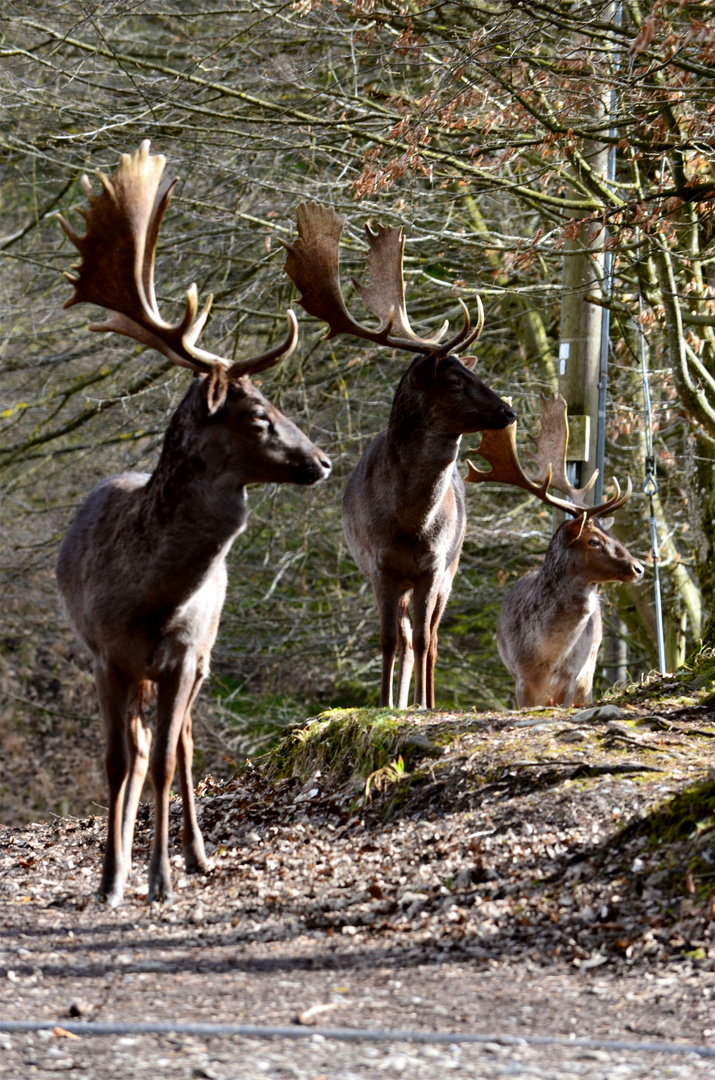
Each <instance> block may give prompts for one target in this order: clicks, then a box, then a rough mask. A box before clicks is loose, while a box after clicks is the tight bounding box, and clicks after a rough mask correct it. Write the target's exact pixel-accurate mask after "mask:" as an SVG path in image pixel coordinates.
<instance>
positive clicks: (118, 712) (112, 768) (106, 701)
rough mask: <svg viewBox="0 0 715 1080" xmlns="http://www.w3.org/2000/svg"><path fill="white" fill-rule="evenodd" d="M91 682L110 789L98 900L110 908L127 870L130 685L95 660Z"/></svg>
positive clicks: (114, 904)
mask: <svg viewBox="0 0 715 1080" xmlns="http://www.w3.org/2000/svg"><path fill="white" fill-rule="evenodd" d="M94 680H95V684H96V686H97V697H98V699H99V710H100V712H101V714H102V721H103V723H104V735H105V744H106V748H105V757H104V762H105V768H106V773H107V783H108V785H109V815H108V821H107V844H106V847H105V849H104V865H103V868H102V878H101V881H100V883H99V896H100V897H104V898H105V899H106V901H107V903H108V904H109V905H110V906H111V907H117V905H118V904H121V902H122V899H123V898H124V880H125V877H126V867H125V863H124V853H123V847H122V809H123V805H124V792H125V789H126V784H127V776H128V773H129V750H128V747H127V733H126V719H127V705H128V701H129V689H130V684H129V682H128V680H127V679H125V678H124V677H123V676H122V675H121V673H120V672H119V671H117V670H116V668H114V667H113V665H111V664H105V663H103V662H102V661H101V660H96V661H95V665H94Z"/></svg>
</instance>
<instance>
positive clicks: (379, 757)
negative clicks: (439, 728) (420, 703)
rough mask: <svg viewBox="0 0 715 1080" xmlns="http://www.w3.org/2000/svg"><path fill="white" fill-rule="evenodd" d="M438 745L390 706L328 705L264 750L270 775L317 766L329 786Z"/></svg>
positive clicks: (304, 772) (300, 774)
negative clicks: (343, 706) (348, 707)
mask: <svg viewBox="0 0 715 1080" xmlns="http://www.w3.org/2000/svg"><path fill="white" fill-rule="evenodd" d="M439 752H440V751H439V748H438V747H437V746H435V744H434V743H432V742H430V740H429V739H428V738H427V737H426V736H425V735H424V733H423V732H421V731H420V729H419V727H418V726H417V725H416V724H415V723H414V722H412V721H411V720H410V719H409V714H405V713H399V712H395V711H394V710H392V709H329V710H328V711H327V712H323V713H321V714H320V715H319V716H316V717H315V718H314V719H312V720H309V721H308V723H307V724H306V725H305V726H304V727H301V728H299V729H297V730H293V731H291V732H290V733H289V734H288V735H286V736H285V737H284V738H282V739H281V740H280V742H279V743H278V744H277V745H276V746H275V747H274V748H273V749H272V750H270V751H269V752H268V754H266V755H265V757H264V758H263V759H262V762H261V763H262V767H263V769H264V771H265V773H266V775H267V776H268V777H269V778H271V779H284V778H287V777H296V778H297V779H300V780H307V779H308V778H309V777H310V776H312V775H313V774H314V773H315V772H316V770H320V772H321V774H322V775H323V777H324V778H326V779H328V780H329V783H330V785H331V786H333V785H335V786H339V785H340V786H342V785H347V784H351V783H355V782H360V783H361V784H364V783H365V781H366V780H367V778H368V777H369V776H371V775H373V774H375V773H377V772H378V771H379V770H382V769H385V768H387V767H388V766H390V765H391V764H393V763H394V762H396V761H398V760H399V759H400V758H402V760H403V762H404V765H405V767H406V768H407V767H409V764H410V761H412V760H414V759H416V758H418V757H424V756H425V755H430V756H436V755H438V754H439Z"/></svg>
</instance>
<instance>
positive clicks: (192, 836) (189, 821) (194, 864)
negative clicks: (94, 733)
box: [178, 672, 208, 874]
mask: <svg viewBox="0 0 715 1080" xmlns="http://www.w3.org/2000/svg"><path fill="white" fill-rule="evenodd" d="M203 678H204V677H203V672H201V673H199V674H197V676H196V680H195V682H194V688H193V690H192V693H191V699H190V701H189V704H188V707H187V709H186V716H185V717H184V723H183V726H182V728H181V734H180V735H179V748H178V749H179V753H178V768H179V783H180V784H181V807H182V812H183V816H184V831H183V834H182V837H181V849H182V851H183V854H184V864H185V866H186V869H187V871H188V872H189V873H190V874H196V873H199V872H200V871H202V870H207V869H208V863H207V862H206V852H205V851H204V841H203V838H202V836H201V830H200V829H199V823H198V821H197V820H196V806H195V804H194V782H193V779H192V775H191V765H192V762H193V757H194V740H193V736H192V731H191V728H192V724H191V708H192V706H193V704H194V701H195V700H196V695H197V694H198V692H199V689H200V687H201V683H202V682H203Z"/></svg>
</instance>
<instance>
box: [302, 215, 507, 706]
mask: <svg viewBox="0 0 715 1080" xmlns="http://www.w3.org/2000/svg"><path fill="white" fill-rule="evenodd" d="M297 218H298V232H299V239H297V240H296V241H295V242H294V243H293V244H286V245H285V247H286V248H287V250H288V258H287V259H286V264H285V266H286V271H287V273H288V275H289V276H290V278H291V279H292V281H293V282H294V284H295V285H296V286H297V287H298V289H299V290H300V292H301V294H302V295H301V300H300V303H301V304H302V305H303V307H304V308H305V310H306V311H307V312H308V313H309V314H310V315H314V316H317V317H318V318H320V319H323V320H324V321H325V322H327V323H328V326H329V328H330V330H329V334H328V337H333V336H335V335H336V334H351V335H352V336H354V337H357V338H362V339H364V340H367V341H372V342H374V343H375V344H378V345H386V346H390V347H392V348H397V349H404V350H406V351H407V352H412V353H417V354H418V355H417V358H416V359H415V360H414V361H413V362H412V364H411V365H410V367H409V368H408V369H407V371H406V372H405V373H404V375H403V377H402V380H401V382H400V384H399V386H398V388H397V393H396V394H395V398H394V401H393V404H392V410H391V412H390V418H389V422H388V426H387V429H386V430H385V431H382V432H380V434H379V435H378V436H377V437H376V438H375V439H374V440H373V442H372V443H371V444H370V446H368V448H367V450H366V451H365V453H364V454H363V456H362V458H361V459H360V461H359V463H358V465H357V468H356V469H355V472H354V473H353V474H352V476H351V477H350V479H349V480H348V483H347V486H346V488H345V494H344V497H343V529H344V531H345V537H346V540H347V543H348V547H349V549H350V551H351V552H352V555H353V557H354V559H355V561H356V562H357V564H358V566H359V567H360V569H361V570H362V572H363V573H364V574H365V575H366V576H367V577H368V578H369V579H370V582H371V583H372V587H373V590H374V592H375V598H376V600H377V607H378V611H379V615H380V642H381V647H382V682H381V688H380V704H381V705H384V706H388V707H391V706H392V702H393V694H392V682H393V670H394V664H395V654H396V652H397V650H398V648H399V685H398V692H397V706H398V708H401V709H403V708H406V706H407V703H408V696H409V687H410V679H411V676H412V668H413V664H414V666H415V696H414V701H415V704H416V705H417V706H418V707H419V708H422V709H425V708H434V703H435V698H434V668H435V662H436V659H437V628H438V626H439V622H440V619H441V617H442V613H443V611H444V607H445V604H446V603H447V599H448V597H449V594H450V591H451V588H452V579H453V578H454V575H455V573H456V570H457V564H458V562H459V556H460V552H461V549H462V543H463V541H464V533H465V528H466V516H465V500H464V485H463V482H462V479H461V477H460V475H459V473H458V471H457V469H456V461H457V454H458V451H459V445H460V441H461V438H462V435H463V434H465V433H467V432H469V433H472V432H476V431H484V430H486V429H492V428H503V427H505V426H506V425H507V424H509V423H511V422H512V420H514V418H515V416H516V413H515V412H514V410H513V409H512V408H511V407H510V406H509V405H508V404H507V403H506V402H505V401H504V400H502V398H500V397H499V396H498V394H495V393H494V392H493V391H492V390H490V389H489V388H488V387H487V386H485V384H484V383H483V382H481V380H480V379H478V378H477V377H476V375H474V373H473V372H472V370H471V369H472V367H473V366H474V364H475V362H476V360H475V358H474V357H464V358H462V359H461V360H460V358H459V356H458V355H457V354H458V353H459V352H462V351H463V350H464V349H466V348H467V347H468V346H469V345H470V344H472V342H474V341H475V340H476V338H477V337H478V336H479V333H480V331H481V329H482V324H483V321H484V315H483V311H482V309H481V303H480V305H479V319H478V322H477V325H476V326H475V327H474V328H471V322H470V317H469V312H468V310H467V308H466V306H465V305H464V304H463V303H462V301H461V300H460V304H461V306H462V310H463V313H464V322H463V325H462V328H461V329H460V330H459V331H458V332H457V333H456V334H455V335H454V337H452V338H451V339H450V340H448V341H445V342H442V341H441V338H442V336H443V334H444V332H445V331H446V328H447V324H446V323H445V325H444V326H443V327H442V328H441V330H439V331H438V332H437V333H436V334H434V335H432V336H431V337H420V336H419V335H418V334H416V333H415V331H414V330H413V329H412V327H411V326H410V322H409V319H408V316H407V311H406V308H405V286H404V280H403V272H402V256H403V250H404V243H405V241H404V237H403V235H402V230H401V229H398V228H392V227H388V228H384V227H382V226H378V227H377V230H376V231H373V230H372V229H371V228H370V226H369V225H368V226H367V227H366V233H367V241H368V245H369V261H368V268H369V281H368V283H367V284H360V283H358V282H355V283H354V284H355V286H356V288H357V290H358V292H359V293H360V296H361V297H362V299H363V301H364V303H365V305H366V307H367V308H368V309H369V310H370V311H371V312H372V313H373V314H374V315H376V316H377V318H378V319H379V320H380V325H379V327H378V328H377V329H370V328H369V327H368V326H365V325H364V324H363V323H360V322H358V321H357V320H356V319H354V318H353V316H352V315H351V314H350V313H349V311H348V309H347V306H346V304H345V300H344V298H343V293H342V290H341V287H340V275H339V255H338V251H339V243H340V236H341V233H342V228H343V220H344V219H343V218H341V217H339V216H338V215H337V214H336V213H335V212H334V211H333V210H331V209H329V208H327V207H323V206H319V205H316V204H310V205H305V204H304V205H301V206H300V207H299V208H298V215H297ZM410 593H411V594H412V599H413V621H414V629H413V628H412V625H411V623H410V616H409V603H410Z"/></svg>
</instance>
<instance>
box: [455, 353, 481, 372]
mask: <svg viewBox="0 0 715 1080" xmlns="http://www.w3.org/2000/svg"><path fill="white" fill-rule="evenodd" d="M459 359H460V360H461V361H462V363H463V364H464V366H465V368H469V370H470V371H474V365H475V364H476V362H477V358H476V356H460V358H459Z"/></svg>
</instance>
